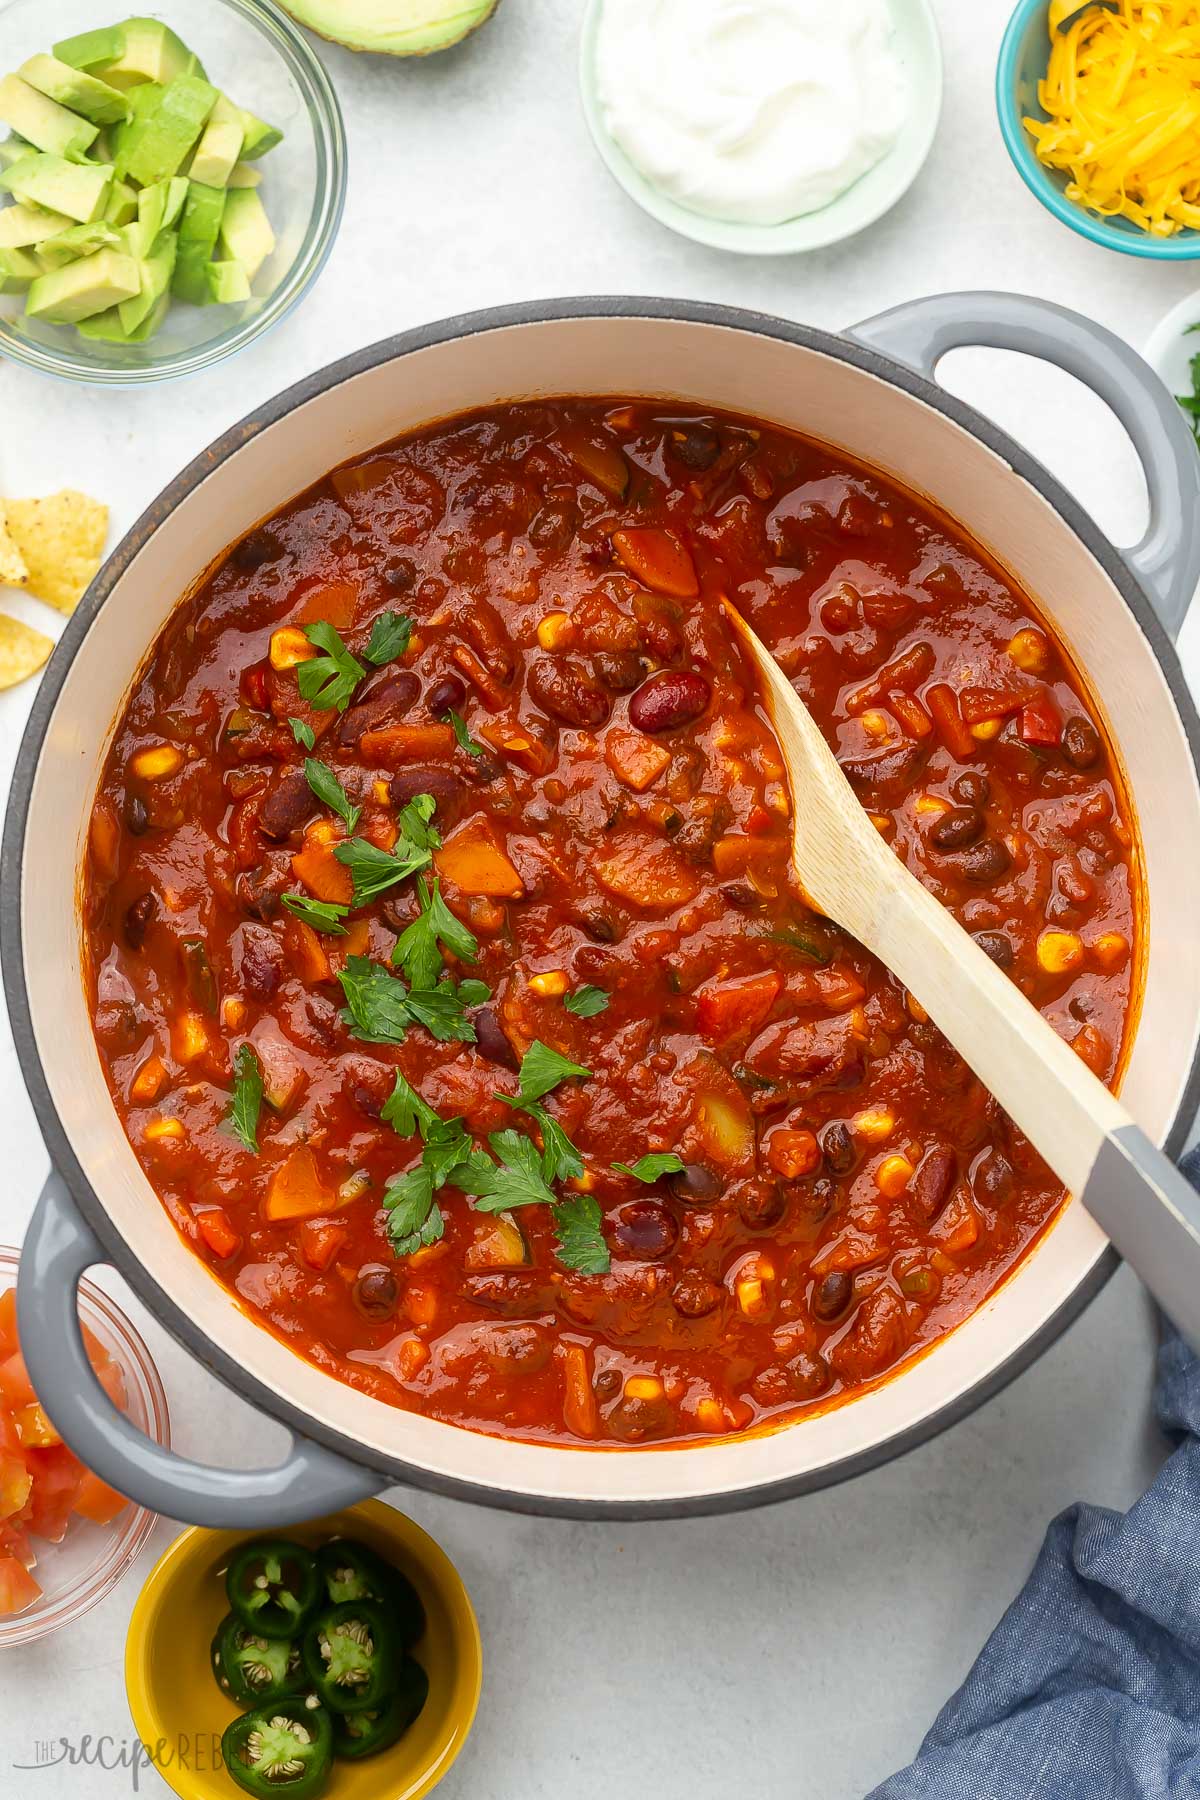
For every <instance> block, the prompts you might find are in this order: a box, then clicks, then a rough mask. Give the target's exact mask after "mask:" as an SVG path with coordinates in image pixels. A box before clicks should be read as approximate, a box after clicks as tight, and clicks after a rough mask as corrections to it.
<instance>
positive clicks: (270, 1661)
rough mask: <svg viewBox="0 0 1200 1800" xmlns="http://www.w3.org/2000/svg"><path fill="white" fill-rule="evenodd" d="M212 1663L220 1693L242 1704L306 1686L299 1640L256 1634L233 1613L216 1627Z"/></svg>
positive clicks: (253, 1703) (262, 1701)
mask: <svg viewBox="0 0 1200 1800" xmlns="http://www.w3.org/2000/svg"><path fill="white" fill-rule="evenodd" d="M212 1666H213V1674H214V1675H215V1676H216V1678H217V1686H218V1687H219V1688H220V1690H221V1692H222V1693H223V1694H229V1695H230V1696H231V1698H233V1699H234V1700H238V1701H240V1702H241V1704H242V1705H243V1706H265V1705H266V1703H267V1702H268V1700H282V1699H283V1698H284V1697H285V1696H286V1695H288V1694H298V1693H300V1692H301V1690H302V1689H303V1688H304V1686H305V1685H306V1678H305V1674H304V1664H303V1663H302V1662H301V1660H300V1643H299V1639H297V1638H265V1637H259V1635H258V1633H257V1632H255V1631H252V1630H251V1629H250V1627H249V1626H248V1625H245V1624H243V1622H242V1620H241V1619H239V1618H238V1616H237V1614H236V1613H228V1614H226V1616H225V1618H223V1619H222V1621H221V1623H220V1624H219V1625H218V1626H217V1632H216V1636H215V1637H214V1638H213V1641H212Z"/></svg>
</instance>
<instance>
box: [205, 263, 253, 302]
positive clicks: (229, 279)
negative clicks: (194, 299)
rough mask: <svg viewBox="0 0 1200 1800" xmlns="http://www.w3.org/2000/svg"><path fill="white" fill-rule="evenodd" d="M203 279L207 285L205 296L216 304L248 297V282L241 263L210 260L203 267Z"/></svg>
mask: <svg viewBox="0 0 1200 1800" xmlns="http://www.w3.org/2000/svg"><path fill="white" fill-rule="evenodd" d="M204 280H205V283H206V285H207V287H208V296H207V297H208V299H210V300H211V301H213V302H214V303H215V304H216V305H217V306H228V305H229V304H230V303H231V302H233V301H235V300H249V298H250V283H249V281H248V280H247V278H246V271H245V269H243V267H242V265H241V263H237V262H210V263H208V264H207V265H206V267H205V270H204Z"/></svg>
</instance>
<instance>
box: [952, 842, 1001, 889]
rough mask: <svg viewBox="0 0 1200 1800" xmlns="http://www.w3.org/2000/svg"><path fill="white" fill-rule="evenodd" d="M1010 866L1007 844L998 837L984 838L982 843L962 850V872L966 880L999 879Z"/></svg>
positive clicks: (988, 880) (985, 880)
mask: <svg viewBox="0 0 1200 1800" xmlns="http://www.w3.org/2000/svg"><path fill="white" fill-rule="evenodd" d="M1011 866H1012V857H1011V856H1010V855H1009V852H1008V846H1007V845H1006V844H1002V843H1001V842H1000V839H999V838H985V839H984V841H983V843H982V844H973V845H972V846H971V848H970V849H969V850H966V851H964V852H963V859H962V872H963V874H964V875H965V876H966V878H967V880H968V881H979V882H991V881H999V879H1000V877H1001V875H1004V874H1007V872H1008V870H1009V869H1010V868H1011Z"/></svg>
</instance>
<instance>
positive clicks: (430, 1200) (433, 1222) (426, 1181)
mask: <svg viewBox="0 0 1200 1800" xmlns="http://www.w3.org/2000/svg"><path fill="white" fill-rule="evenodd" d="M433 1191H434V1181H433V1170H432V1169H431V1168H430V1167H429V1165H428V1163H426V1162H419V1163H418V1164H417V1166H416V1168H415V1169H410V1170H409V1171H408V1173H407V1174H406V1175H401V1176H399V1177H398V1178H397V1179H396V1180H395V1181H393V1182H392V1183H390V1185H389V1186H388V1189H387V1192H386V1193H385V1194H384V1196H383V1207H384V1211H385V1212H386V1213H387V1215H388V1221H387V1234H388V1240H389V1242H390V1243H391V1246H392V1249H393V1250H394V1251H395V1252H396V1255H397V1256H411V1255H412V1254H413V1252H414V1251H415V1250H424V1249H425V1248H426V1247H427V1246H428V1245H430V1244H436V1243H437V1241H438V1239H439V1238H440V1237H441V1236H442V1234H443V1232H444V1231H445V1229H446V1221H445V1219H444V1218H443V1217H442V1209H441V1207H440V1206H439V1205H438V1203H437V1201H436V1200H435V1199H434V1197H433Z"/></svg>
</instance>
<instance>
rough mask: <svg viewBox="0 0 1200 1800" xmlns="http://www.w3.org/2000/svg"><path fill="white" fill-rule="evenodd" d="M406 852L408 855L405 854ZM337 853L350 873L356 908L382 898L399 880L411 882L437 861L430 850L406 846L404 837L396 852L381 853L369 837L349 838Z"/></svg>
mask: <svg viewBox="0 0 1200 1800" xmlns="http://www.w3.org/2000/svg"><path fill="white" fill-rule="evenodd" d="M405 850H407V854H404V852H405ZM333 854H334V855H335V856H336V857H337V860H338V861H339V862H340V863H345V865H346V867H347V868H348V869H349V871H350V874H351V877H352V879H353V882H354V905H355V906H366V905H367V903H368V901H371V900H376V899H378V897H379V895H380V894H386V892H387V890H388V889H389V888H391V887H395V885H396V883H397V882H398V881H407V879H408V877H409V876H410V875H415V874H416V872H417V870H418V869H424V868H427V867H428V866H429V864H430V862H432V860H433V858H432V856H431V854H430V852H429V851H428V850H418V849H416V848H415V847H414V846H412V845H407V846H406V845H405V840H404V839H403V838H400V839H398V841H397V845H396V849H395V850H381V849H380V848H379V846H378V844H372V843H369V842H368V841H367V839H366V838H360V837H356V838H347V840H346V842H345V843H344V844H337V845H335V846H334V851H333Z"/></svg>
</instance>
